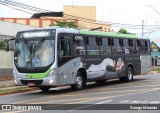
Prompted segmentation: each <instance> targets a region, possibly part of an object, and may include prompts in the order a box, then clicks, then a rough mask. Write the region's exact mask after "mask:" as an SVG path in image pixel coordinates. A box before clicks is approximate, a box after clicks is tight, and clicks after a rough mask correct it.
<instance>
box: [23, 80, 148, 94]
mask: <svg viewBox="0 0 160 113" xmlns="http://www.w3.org/2000/svg"><path fill="white" fill-rule="evenodd" d="M144 80H146V79H134V81H133V82H121V81H119V80H118V79H115V80H109V81H106V82H105V83H95V82H90V83H88V84H87V86H86V88H85V89H83V90H79V91H73V90H72V89H71V87H70V86H65V87H58V88H51V89H50V90H49V91H48V92H43V91H40V90H38V91H36V92H29V93H26V94H25V95H55V96H56V95H61V94H68V93H69V94H70V93H75V92H82V91H83V92H85V90H86V91H88V90H92V89H97V88H103V87H106V86H111V87H112V86H114V87H115V86H116V85H122V84H128V83H134V82H139V81H144Z"/></svg>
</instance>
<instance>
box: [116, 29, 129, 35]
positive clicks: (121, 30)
mask: <svg viewBox="0 0 160 113" xmlns="http://www.w3.org/2000/svg"><path fill="white" fill-rule="evenodd" d="M118 32H119V33H122V34H128V32H127V30H126V29H123V28H121V29H120V30H119V31H118Z"/></svg>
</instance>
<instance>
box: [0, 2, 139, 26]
mask: <svg viewBox="0 0 160 113" xmlns="http://www.w3.org/2000/svg"><path fill="white" fill-rule="evenodd" d="M0 2H3V3H5V4H9V5H12V6H14V7H15V6H17V7H19V8H23V9H25V10H26V9H27V10H31V11H35V12H52V11H50V10H45V9H41V8H37V7H34V6H29V5H25V4H23V3H18V2H13V1H10V0H6V1H2V0H0ZM64 15H66V16H67V17H72V18H78V19H81V20H85V21H88V22H94V23H96V24H101V25H102V24H112V25H113V27H116V26H118V25H119V26H120V25H121V26H140V25H131V24H121V23H112V22H105V21H99V20H94V19H88V18H83V17H78V16H73V15H69V14H64ZM81 20H80V21H81Z"/></svg>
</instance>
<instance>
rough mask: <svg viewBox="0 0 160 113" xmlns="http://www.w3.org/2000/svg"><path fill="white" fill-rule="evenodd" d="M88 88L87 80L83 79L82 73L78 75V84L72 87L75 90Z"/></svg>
mask: <svg viewBox="0 0 160 113" xmlns="http://www.w3.org/2000/svg"><path fill="white" fill-rule="evenodd" d="M85 86H86V80H85V78H84V77H83V75H82V73H81V72H78V73H77V75H76V83H75V84H72V85H71V88H72V89H73V90H81V89H84V88H85Z"/></svg>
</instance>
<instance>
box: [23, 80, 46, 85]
mask: <svg viewBox="0 0 160 113" xmlns="http://www.w3.org/2000/svg"><path fill="white" fill-rule="evenodd" d="M20 81H21V83H22V84H23V85H28V83H35V85H36V86H37V85H41V84H42V82H43V80H20Z"/></svg>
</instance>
